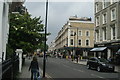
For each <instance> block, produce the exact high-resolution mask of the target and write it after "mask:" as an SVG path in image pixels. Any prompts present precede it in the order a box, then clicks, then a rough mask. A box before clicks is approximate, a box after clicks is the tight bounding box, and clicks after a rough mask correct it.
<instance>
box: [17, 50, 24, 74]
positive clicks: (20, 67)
mask: <svg viewBox="0 0 120 80" xmlns="http://www.w3.org/2000/svg"><path fill="white" fill-rule="evenodd" d="M15 52H16V54H17V55H18V56H19V72H20V73H21V70H22V53H23V51H22V49H16V51H15Z"/></svg>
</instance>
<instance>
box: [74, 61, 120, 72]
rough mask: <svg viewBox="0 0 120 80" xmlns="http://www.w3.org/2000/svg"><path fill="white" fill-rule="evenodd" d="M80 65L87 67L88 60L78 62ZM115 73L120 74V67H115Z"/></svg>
mask: <svg viewBox="0 0 120 80" xmlns="http://www.w3.org/2000/svg"><path fill="white" fill-rule="evenodd" d="M73 62H74V63H77V62H76V61H73ZM78 64H81V65H87V60H84V59H83V60H79V61H78ZM115 71H116V72H120V66H116V65H115Z"/></svg>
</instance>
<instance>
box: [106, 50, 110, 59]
mask: <svg viewBox="0 0 120 80" xmlns="http://www.w3.org/2000/svg"><path fill="white" fill-rule="evenodd" d="M110 56H111V50H110V49H107V59H109V58H110Z"/></svg>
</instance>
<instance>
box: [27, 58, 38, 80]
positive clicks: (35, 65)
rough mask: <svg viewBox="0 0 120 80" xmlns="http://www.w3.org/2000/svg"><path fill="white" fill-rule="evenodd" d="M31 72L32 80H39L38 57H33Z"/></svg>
mask: <svg viewBox="0 0 120 80" xmlns="http://www.w3.org/2000/svg"><path fill="white" fill-rule="evenodd" d="M30 70H31V80H37V77H38V76H39V66H38V61H37V58H36V57H33V60H32V61H31V64H30V67H29V71H30Z"/></svg>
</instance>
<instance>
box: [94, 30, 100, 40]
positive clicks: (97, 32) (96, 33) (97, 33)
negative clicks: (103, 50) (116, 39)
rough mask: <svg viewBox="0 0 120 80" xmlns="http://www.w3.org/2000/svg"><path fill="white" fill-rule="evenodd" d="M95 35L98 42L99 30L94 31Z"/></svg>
mask: <svg viewBox="0 0 120 80" xmlns="http://www.w3.org/2000/svg"><path fill="white" fill-rule="evenodd" d="M95 35H96V37H95V38H96V42H98V41H99V40H100V38H99V36H100V35H99V31H98V30H97V31H96V32H95Z"/></svg>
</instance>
